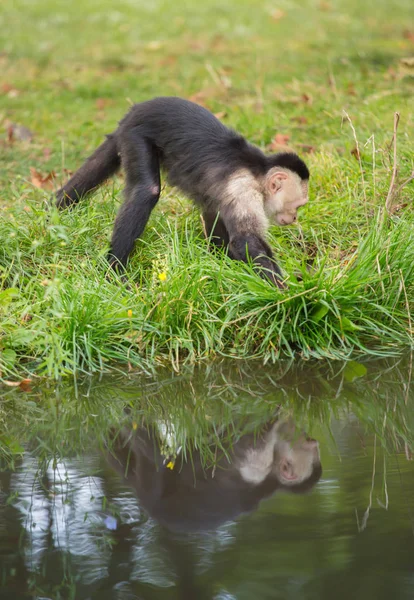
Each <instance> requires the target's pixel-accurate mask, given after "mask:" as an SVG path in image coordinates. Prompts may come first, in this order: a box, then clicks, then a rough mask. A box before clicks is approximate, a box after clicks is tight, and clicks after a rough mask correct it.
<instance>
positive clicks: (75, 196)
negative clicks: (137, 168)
mask: <svg viewBox="0 0 414 600" xmlns="http://www.w3.org/2000/svg"><path fill="white" fill-rule="evenodd" d="M120 165H121V159H120V156H119V154H118V148H117V144H116V140H115V136H114V135H109V136H107V139H106V140H105V141H104V143H103V144H101V145H100V146H99V147H98V148H97V149H96V150H95V152H94V153H93V154H92V155H91V156H90V157H89V158H88V159H87V160H86V161H85V162H84V164H83V165H82V166H81V168H80V169H78V170H77V171H76V173H75V174H74V175H73V176H72V177H71V178H70V179H69V181H68V182H67V183H66V184H65V185H64V186H63V187H62V188H60V190H58V191H57V192H56V206H57V207H58V208H66V207H68V206H71V205H72V204H75V203H76V202H79V200H80V199H81V198H82V196H85V194H87V193H88V192H90V191H91V190H93V189H94V188H96V187H98V186H99V185H100V184H101V183H102V182H103V181H105V179H108V177H110V176H111V175H113V174H114V173H116V171H117V170H118V169H119V167H120Z"/></svg>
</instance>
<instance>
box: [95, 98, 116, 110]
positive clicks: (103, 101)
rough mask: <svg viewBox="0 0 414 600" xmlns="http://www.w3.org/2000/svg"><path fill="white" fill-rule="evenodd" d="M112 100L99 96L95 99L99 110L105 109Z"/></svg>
mask: <svg viewBox="0 0 414 600" xmlns="http://www.w3.org/2000/svg"><path fill="white" fill-rule="evenodd" d="M111 102H112V101H111V100H110V99H109V98H97V99H96V101H95V106H96V108H97V109H98V110H103V109H104V108H106V107H107V106H109V105H110V104H111Z"/></svg>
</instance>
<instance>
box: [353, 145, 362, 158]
mask: <svg viewBox="0 0 414 600" xmlns="http://www.w3.org/2000/svg"><path fill="white" fill-rule="evenodd" d="M351 154H352V156H353V157H354V158H356V160H358V161H359V160H361V153H360V151H359V149H358V148H357V147H356V146H355V148H352V150H351Z"/></svg>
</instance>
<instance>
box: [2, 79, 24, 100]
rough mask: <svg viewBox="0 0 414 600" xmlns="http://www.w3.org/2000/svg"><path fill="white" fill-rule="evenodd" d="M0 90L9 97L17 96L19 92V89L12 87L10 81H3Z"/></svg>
mask: <svg viewBox="0 0 414 600" xmlns="http://www.w3.org/2000/svg"><path fill="white" fill-rule="evenodd" d="M0 90H1V93H2V94H5V95H6V96H8V97H9V98H17V96H18V95H19V94H20V91H19V90H18V89H16V88H15V87H13V86H12V85H11V84H10V83H3V84H2V85H1V86H0Z"/></svg>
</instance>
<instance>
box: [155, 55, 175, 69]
mask: <svg viewBox="0 0 414 600" xmlns="http://www.w3.org/2000/svg"><path fill="white" fill-rule="evenodd" d="M176 62H177V57H176V56H172V55H169V56H165V57H164V58H162V59H161V60H160V61H159V63H158V64H159V65H160V67H172V66H173V65H175V63H176Z"/></svg>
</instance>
